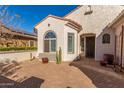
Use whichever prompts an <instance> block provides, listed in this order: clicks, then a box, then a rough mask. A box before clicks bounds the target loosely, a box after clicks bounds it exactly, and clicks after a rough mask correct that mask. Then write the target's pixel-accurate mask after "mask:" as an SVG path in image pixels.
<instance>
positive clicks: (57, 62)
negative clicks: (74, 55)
mask: <svg viewBox="0 0 124 93" xmlns="http://www.w3.org/2000/svg"><path fill="white" fill-rule="evenodd" d="M56 64H59V57H58V51H56Z"/></svg>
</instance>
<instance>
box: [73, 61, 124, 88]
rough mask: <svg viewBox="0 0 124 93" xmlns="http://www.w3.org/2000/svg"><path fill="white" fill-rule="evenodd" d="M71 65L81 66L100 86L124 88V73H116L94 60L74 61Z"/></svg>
mask: <svg viewBox="0 0 124 93" xmlns="http://www.w3.org/2000/svg"><path fill="white" fill-rule="evenodd" d="M71 66H74V67H77V68H79V69H80V70H81V71H82V73H85V74H86V75H87V76H88V77H89V78H90V79H91V80H92V82H93V84H95V86H96V87H99V88H124V73H121V74H120V73H116V72H114V71H113V70H112V68H109V67H101V66H100V64H99V63H97V62H96V63H95V62H93V60H82V61H81V62H72V63H71Z"/></svg>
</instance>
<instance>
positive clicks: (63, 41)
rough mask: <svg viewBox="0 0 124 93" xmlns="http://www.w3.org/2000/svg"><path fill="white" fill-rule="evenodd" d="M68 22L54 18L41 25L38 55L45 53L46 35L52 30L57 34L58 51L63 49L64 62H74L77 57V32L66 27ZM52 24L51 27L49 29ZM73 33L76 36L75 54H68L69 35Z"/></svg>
mask: <svg viewBox="0 0 124 93" xmlns="http://www.w3.org/2000/svg"><path fill="white" fill-rule="evenodd" d="M66 23H67V21H63V20H59V19H55V18H52V17H49V18H47V19H46V20H44V21H43V22H42V23H40V25H39V26H38V27H37V30H38V54H39V53H44V34H45V33H46V32H47V31H49V30H52V31H54V32H55V33H56V36H57V42H56V45H57V50H58V49H59V47H61V49H62V60H63V61H72V60H73V59H74V58H75V57H76V56H77V31H76V30H74V29H72V28H70V27H68V26H66V25H65V24H66ZM48 24H50V27H48ZM68 32H71V33H74V34H75V53H74V54H67V40H68V39H67V33H68Z"/></svg>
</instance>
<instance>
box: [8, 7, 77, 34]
mask: <svg viewBox="0 0 124 93" xmlns="http://www.w3.org/2000/svg"><path fill="white" fill-rule="evenodd" d="M76 7H77V5H40V6H36V5H25V6H24V5H22V6H21V5H18V6H12V5H11V6H9V7H8V10H9V11H12V12H14V13H16V14H18V15H20V17H21V20H23V23H22V24H21V25H20V27H21V28H22V29H24V30H25V31H27V32H33V27H34V25H36V24H37V23H38V22H39V21H41V20H42V19H43V18H45V17H46V16H47V15H49V14H52V15H56V16H60V17H63V16H64V15H66V14H68V13H69V12H70V11H72V10H73V9H75V8H76ZM10 13H11V12H10Z"/></svg>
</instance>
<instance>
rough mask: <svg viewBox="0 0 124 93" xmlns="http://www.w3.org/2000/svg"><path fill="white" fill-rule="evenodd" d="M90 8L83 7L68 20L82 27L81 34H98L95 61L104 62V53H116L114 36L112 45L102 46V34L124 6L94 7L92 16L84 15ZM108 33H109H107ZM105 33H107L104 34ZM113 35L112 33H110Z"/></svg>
mask: <svg viewBox="0 0 124 93" xmlns="http://www.w3.org/2000/svg"><path fill="white" fill-rule="evenodd" d="M87 7H88V6H82V7H80V8H79V9H77V10H76V11H74V12H72V13H71V14H69V15H67V16H66V18H68V19H72V20H74V21H76V22H78V23H79V24H81V25H82V28H83V30H82V31H81V32H80V33H79V34H86V33H94V34H96V46H95V50H96V51H95V59H96V60H102V55H103V54H104V53H114V51H113V41H114V37H113V35H112V38H111V40H112V41H111V44H110V45H105V44H102V40H101V37H100V35H101V33H102V32H103V30H104V29H105V27H106V26H107V25H108V24H109V23H111V22H112V21H113V20H114V19H115V18H116V17H117V16H118V15H119V13H120V12H121V11H122V10H123V9H124V6H110V5H109V6H107V5H92V6H91V9H92V10H93V13H92V14H90V15H84V13H85V11H86V10H87ZM106 32H107V33H108V32H109V31H106ZM103 33H105V32H103ZM110 33H111V32H110Z"/></svg>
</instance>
